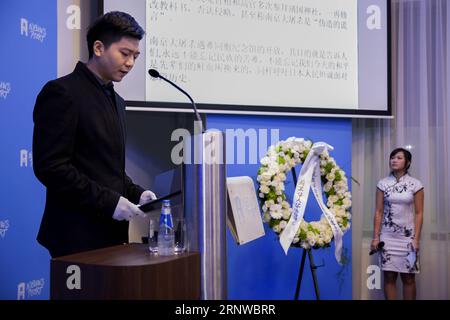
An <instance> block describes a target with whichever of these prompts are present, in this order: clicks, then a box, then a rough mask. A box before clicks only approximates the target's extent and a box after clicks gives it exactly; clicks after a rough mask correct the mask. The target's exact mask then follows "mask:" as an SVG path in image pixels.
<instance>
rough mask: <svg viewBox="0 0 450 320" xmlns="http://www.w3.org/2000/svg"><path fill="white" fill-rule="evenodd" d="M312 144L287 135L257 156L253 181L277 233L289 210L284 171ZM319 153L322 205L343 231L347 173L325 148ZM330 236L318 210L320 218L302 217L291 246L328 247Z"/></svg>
mask: <svg viewBox="0 0 450 320" xmlns="http://www.w3.org/2000/svg"><path fill="white" fill-rule="evenodd" d="M312 145H313V143H312V141H310V140H304V139H303V138H295V137H291V138H289V139H287V140H284V141H280V142H278V143H277V144H276V145H272V146H270V147H269V150H268V152H267V154H266V156H265V157H263V158H262V159H261V167H260V168H259V170H258V177H257V181H258V184H259V188H258V190H259V199H260V202H261V208H262V211H263V219H264V221H265V222H267V223H268V224H269V226H270V228H271V229H272V230H273V231H274V232H275V233H277V234H280V233H281V232H282V231H283V230H284V228H285V227H286V225H287V223H288V222H289V219H290V217H291V214H292V211H293V210H292V208H291V205H290V204H289V202H287V201H286V194H285V193H284V181H285V180H286V174H290V173H289V171H291V169H292V168H293V167H295V166H296V165H298V164H302V163H303V162H304V161H305V159H306V157H307V156H308V153H309V152H310V150H311V147H312ZM319 157H320V175H321V181H322V185H323V191H324V193H325V196H326V206H327V207H328V208H329V209H330V211H331V212H332V214H333V215H334V216H335V219H336V222H337V223H338V225H339V227H340V228H341V230H342V233H345V231H347V230H348V229H349V228H350V219H351V214H350V211H349V210H350V207H351V204H352V202H351V193H350V192H349V191H348V182H347V177H346V176H345V172H344V171H343V170H342V169H341V168H340V167H339V166H338V165H337V164H336V162H335V160H334V158H333V157H331V156H330V155H329V153H328V150H324V151H323V152H322V153H321V154H320V156H319ZM332 240H333V232H332V229H331V226H330V225H329V223H328V221H327V219H326V217H325V216H324V215H323V214H322V216H321V218H320V221H311V222H306V221H305V220H302V222H301V224H300V227H299V229H298V231H297V233H296V234H295V237H294V239H293V241H292V244H291V246H294V247H302V248H304V249H310V248H314V249H318V248H324V247H329V246H330V243H331V241H332Z"/></svg>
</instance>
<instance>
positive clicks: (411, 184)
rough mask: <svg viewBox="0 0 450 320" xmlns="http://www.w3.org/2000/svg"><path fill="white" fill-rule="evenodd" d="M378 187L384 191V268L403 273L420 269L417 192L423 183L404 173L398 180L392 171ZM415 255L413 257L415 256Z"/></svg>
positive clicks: (382, 264)
mask: <svg viewBox="0 0 450 320" xmlns="http://www.w3.org/2000/svg"><path fill="white" fill-rule="evenodd" d="M377 188H378V189H379V190H381V191H382V192H383V194H384V215H383V219H382V223H381V234H380V241H383V242H384V247H383V248H382V249H381V269H382V270H384V271H394V272H401V273H419V271H420V267H419V264H418V263H415V261H416V259H415V253H414V248H413V239H414V231H415V230H414V229H415V227H414V216H415V211H414V195H415V194H416V192H418V191H420V190H422V189H423V186H422V183H421V182H420V181H419V180H417V179H415V178H413V177H411V176H410V175H409V174H405V175H403V176H402V177H401V178H400V179H399V180H398V181H397V178H396V177H395V176H394V175H393V174H391V175H389V176H388V177H386V178H383V179H381V180H380V181H379V182H378V184H377ZM412 257H413V258H412Z"/></svg>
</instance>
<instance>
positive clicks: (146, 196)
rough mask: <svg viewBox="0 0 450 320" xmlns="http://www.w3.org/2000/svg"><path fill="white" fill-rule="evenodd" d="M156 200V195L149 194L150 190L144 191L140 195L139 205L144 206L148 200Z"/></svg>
mask: <svg viewBox="0 0 450 320" xmlns="http://www.w3.org/2000/svg"><path fill="white" fill-rule="evenodd" d="M154 199H156V194H154V193H153V192H151V191H150V190H145V191H144V192H142V194H141V198H140V199H139V204H145V203H147V202H149V201H150V200H154Z"/></svg>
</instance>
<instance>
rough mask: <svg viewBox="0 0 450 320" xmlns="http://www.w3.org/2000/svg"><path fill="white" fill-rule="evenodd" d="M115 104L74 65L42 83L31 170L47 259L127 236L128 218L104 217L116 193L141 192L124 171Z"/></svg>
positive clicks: (120, 110) (131, 195) (120, 119)
mask: <svg viewBox="0 0 450 320" xmlns="http://www.w3.org/2000/svg"><path fill="white" fill-rule="evenodd" d="M115 100H116V105H114V104H113V102H112V99H110V98H109V97H108V95H107V94H105V91H104V90H103V89H102V87H101V85H100V83H99V81H98V80H97V78H96V77H95V76H94V74H93V73H92V72H91V71H90V70H89V69H88V68H87V67H86V66H85V65H84V64H83V63H81V62H78V64H77V66H76V67H75V70H74V71H73V72H72V73H71V74H69V75H67V76H65V77H62V78H59V79H56V80H53V81H50V82H48V83H47V84H46V85H45V86H44V88H43V89H42V90H41V92H40V93H39V95H38V97H37V100H36V105H35V108H34V112H33V120H34V132H33V168H34V172H35V175H36V177H37V178H38V179H39V181H41V182H42V184H43V185H44V186H45V187H46V188H47V190H46V191H47V194H46V204H45V211H44V215H43V218H42V221H41V226H40V229H39V233H38V237H37V240H38V241H39V243H40V244H42V245H43V246H44V247H46V248H47V249H48V250H49V251H50V254H51V255H52V257H55V256H61V255H67V254H71V253H75V252H80V251H85V250H91V249H97V248H102V247H107V246H112V245H116V244H121V243H125V242H127V241H128V222H124V221H116V220H114V219H113V218H112V215H113V213H114V209H115V207H116V205H117V203H118V200H119V197H120V196H121V195H122V196H124V197H125V198H128V199H129V200H130V201H132V202H134V203H137V202H138V201H139V197H140V195H141V194H142V192H143V191H144V189H143V188H141V187H140V186H138V185H135V184H134V183H133V182H132V181H131V179H130V178H129V177H128V176H127V175H126V173H125V140H126V130H125V102H124V100H123V99H122V98H121V97H120V96H119V95H117V94H115Z"/></svg>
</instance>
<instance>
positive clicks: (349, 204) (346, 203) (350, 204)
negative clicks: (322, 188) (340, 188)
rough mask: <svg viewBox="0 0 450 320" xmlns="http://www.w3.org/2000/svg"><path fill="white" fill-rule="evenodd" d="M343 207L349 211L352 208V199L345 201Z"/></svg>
mask: <svg viewBox="0 0 450 320" xmlns="http://www.w3.org/2000/svg"><path fill="white" fill-rule="evenodd" d="M342 203H343V206H344V208H346V209H348V208H350V207H351V206H352V201H351V200H350V199H347V198H345V199H344V200H343V201H342Z"/></svg>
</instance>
